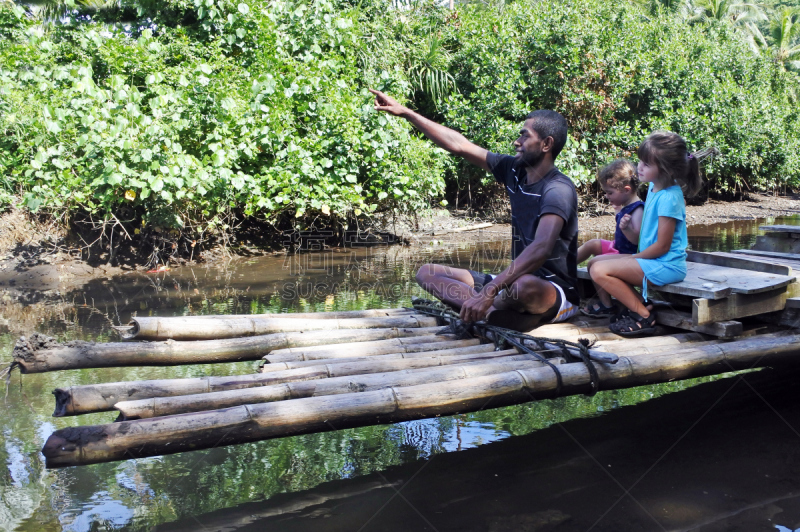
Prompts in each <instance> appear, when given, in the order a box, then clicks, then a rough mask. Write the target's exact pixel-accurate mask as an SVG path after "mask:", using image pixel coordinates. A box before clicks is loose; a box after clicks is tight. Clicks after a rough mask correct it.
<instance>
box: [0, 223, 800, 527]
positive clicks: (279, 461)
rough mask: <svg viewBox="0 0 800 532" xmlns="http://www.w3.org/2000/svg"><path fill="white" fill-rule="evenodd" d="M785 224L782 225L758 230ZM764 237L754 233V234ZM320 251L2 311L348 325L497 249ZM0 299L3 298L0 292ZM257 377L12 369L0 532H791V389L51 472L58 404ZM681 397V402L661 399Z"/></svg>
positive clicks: (723, 228) (710, 382) (640, 394)
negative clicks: (428, 267) (175, 384)
mask: <svg viewBox="0 0 800 532" xmlns="http://www.w3.org/2000/svg"><path fill="white" fill-rule="evenodd" d="M768 221H769V222H775V223H798V222H797V221H794V220H785V219H784V220H777V221H775V220H768ZM762 222H763V221H762ZM758 225H759V224H758V223H757V222H737V223H730V224H724V225H718V226H710V227H700V228H698V227H694V228H692V231H691V237H690V242H691V246H692V248H693V249H696V250H701V251H708V250H715V249H721V250H728V249H737V248H747V247H750V246H751V245H752V243H753V241H754V240H755V238H756V235H757V234H758V231H757V228H758ZM440 238H441V237H431V238H428V239H423V241H422V242H418V243H416V244H415V245H413V246H410V247H409V246H405V247H404V246H387V247H370V248H347V249H344V248H342V249H330V250H326V251H322V252H317V253H308V254H301V255H295V256H291V257H282V256H276V257H260V258H254V259H237V260H233V261H230V262H227V263H222V264H220V263H217V264H213V265H207V266H205V265H204V266H191V267H184V268H177V269H173V270H171V271H168V272H163V273H158V274H144V273H129V274H127V275H122V276H118V277H115V278H113V279H97V280H94V281H91V282H89V283H87V284H86V285H85V286H83V287H81V288H80V289H78V290H73V291H70V292H69V293H62V294H56V293H46V294H43V293H27V294H23V296H24V297H22V298H16V299H12V298H10V297H9V295H8V294H6V295H5V297H4V303H3V306H2V316H0V317H1V318H2V320H3V321H2V323H3V325H2V326H1V327H2V328H0V333H2V334H0V363H2V364H3V365H7V364H8V363H9V362H10V359H11V349H12V347H13V344H14V342H15V341H16V339H17V338H18V337H19V335H20V334H23V333H24V334H29V333H30V332H32V331H39V332H42V333H45V334H48V335H51V336H54V337H57V338H58V339H59V340H73V339H80V340H95V341H110V340H113V339H114V335H113V334H112V333H111V326H113V325H119V324H124V323H126V322H127V321H128V320H129V318H130V317H131V316H132V315H138V316H144V315H159V316H168V315H197V314H237V313H258V312H308V311H321V310H351V309H366V308H383V307H397V306H401V305H408V304H409V303H410V300H411V297H412V296H415V295H424V294H423V293H422V292H421V291H420V290H419V288H417V287H416V285H415V283H414V280H413V273H414V271H415V270H416V269H417V267H418V266H419V265H420V264H422V263H425V262H430V261H433V262H438V263H446V264H453V265H456V266H462V267H471V268H473V269H479V270H485V271H491V270H498V269H502V267H503V266H504V265H505V264H507V257H508V253H509V244H508V240H507V236H506V235H499V236H498V235H497V234H493V236H487V235H482V234H473V235H470V236H469V237H468V239H467V240H462V241H459V242H449V241H444V242H442V241H440V240H438V239H440ZM0 297H3V295H2V294H0ZM255 367H256V363H254V362H244V363H231V364H218V365H194V366H182V367H165V368H162V367H155V368H111V369H98V370H74V371H63V372H57V373H51V374H39V375H20V374H19V373H18V372H15V373H14V374H13V375H12V377H11V379H10V381H9V385H8V388H7V390H6V391H5V399H4V403H3V406H4V408H3V412H2V414H0V433H1V435H0V458H2V460H3V463H4V464H5V467H4V468H3V469H2V477H1V480H0V529H2V530H21V531H34V530H37V531H38V530H70V531H76V532H84V531H95V530H159V531H164V530H215V531H222V530H224V531H234V530H237V531H245V530H247V531H255V530H281V531H293V530H298V531H299V530H315V531H317V530H318V531H327V530H331V531H339V530H364V531H368V530H389V531H394V530H397V531H401V530H402V531H405V530H439V531H444V530H453V531H456V530H458V531H462V530H475V531H483V530H487V531H496V532H499V531H549V530H555V531H561V530H564V531H572V530H578V531H583V530H598V531H628V530H631V531H639V530H641V531H646V530H702V531H712V530H713V531H716V530H720V531H722V530H726V531H730V530H742V531H744V530H747V531H753V530H779V531H782V532H783V531H787V530H791V531H794V530H796V529H799V528H800V403H799V402H798V400H797V380H798V377H799V376H800V373H797V372H790V371H787V370H781V371H776V370H770V369H767V370H763V371H758V372H751V373H743V374H736V375H733V374H731V375H725V376H719V377H714V378H705V379H697V380H691V381H682V382H675V383H668V384H662V385H656V386H645V387H640V388H634V389H630V390H619V391H607V392H601V393H599V394H597V395H596V396H594V397H585V396H576V397H567V398H561V399H556V400H547V401H541V402H537V403H529V404H525V405H519V406H515V407H508V408H500V409H493V410H485V411H481V412H477V413H473V414H466V415H460V416H454V417H442V418H435V419H429V420H421V421H415V422H408V423H401V424H396V425H389V426H377V427H366V428H361V429H351V430H342V431H334V432H329V433H325V434H314V435H306V436H298V437H291V438H283V439H278V440H272V441H265V442H259V443H252V444H245V445H238V446H231V447H224V448H217V449H212V450H208V451H200V452H194V453H183V454H178V455H170V456H163V457H156V458H150V459H143V460H130V461H125V462H117V463H110V464H98V465H92V466H85V467H73V468H67V469H61V470H52V471H47V470H45V468H44V460H43V457H42V456H41V454H40V453H39V450H40V449H41V447H42V445H43V444H44V442H45V440H46V439H47V437H48V436H49V434H51V433H52V432H53V431H54V430H56V429H58V428H63V427H67V426H75V425H85V424H99V423H108V422H111V421H112V420H113V418H114V417H115V416H114V415H113V414H111V413H100V414H91V415H86V416H80V417H75V418H53V417H51V414H52V411H53V406H54V401H53V397H52V395H51V392H52V390H53V389H54V388H57V387H65V386H70V385H77V384H87V383H95V382H114V381H123V380H139V379H157V378H176V377H196V376H205V375H233V374H243V373H251V372H253V371H254V369H255ZM673 392H680V393H673Z"/></svg>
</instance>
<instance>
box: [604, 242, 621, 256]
mask: <svg viewBox="0 0 800 532" xmlns="http://www.w3.org/2000/svg"><path fill="white" fill-rule="evenodd" d="M600 253H601V254H602V255H619V251H617V248H615V247H614V241H613V240H601V241H600Z"/></svg>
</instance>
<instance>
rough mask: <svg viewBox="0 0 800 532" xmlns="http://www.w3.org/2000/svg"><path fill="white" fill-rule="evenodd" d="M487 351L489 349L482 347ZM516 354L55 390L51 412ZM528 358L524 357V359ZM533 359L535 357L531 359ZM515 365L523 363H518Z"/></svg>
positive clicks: (332, 364)
mask: <svg viewBox="0 0 800 532" xmlns="http://www.w3.org/2000/svg"><path fill="white" fill-rule="evenodd" d="M487 347H491V346H490V345H487ZM514 354H517V352H516V351H515V350H509V351H490V352H477V353H476V352H473V351H471V350H468V351H467V352H463V351H462V352H461V354H459V355H455V356H453V355H449V356H441V355H437V354H436V352H435V351H430V352H426V353H424V355H426V356H424V357H423V356H416V355H422V353H415V354H412V355H407V354H400V353H398V355H400V356H404V357H411V358H406V359H389V358H385V356H386V355H381V356H379V357H372V358H368V359H362V360H358V361H353V360H352V359H348V360H344V359H343V360H342V361H341V362H340V361H339V360H330V361H327V362H328V363H326V361H317V362H316V363H315V364H314V365H312V366H308V365H307V366H304V367H297V368H282V369H281V370H280V371H273V372H269V373H266V374H262V373H256V374H249V375H236V376H230V377H200V378H188V379H158V380H148V381H127V382H111V383H103V384H85V385H80V386H71V387H69V388H56V389H55V390H54V391H53V395H55V400H56V407H55V411H54V412H53V416H54V417H63V416H75V415H79V414H89V413H92V412H106V411H109V410H113V408H114V404H115V403H118V402H120V401H133V400H139V399H148V398H152V397H172V396H176V395H190V394H198V393H210V392H217V391H223V390H241V389H244V388H253V387H257V386H270V385H274V384H280V383H284V382H296V381H302V380H313V379H325V378H328V377H341V376H344V375H358V374H369V373H381V372H386V371H396V370H400V369H411V368H422V367H432V366H444V365H448V364H456V363H459V362H463V361H465V360H489V359H492V358H498V357H503V356H511V355H514ZM526 356H527V357H530V356H529V355H526ZM530 358H535V357H530ZM520 360H528V358H523V359H520Z"/></svg>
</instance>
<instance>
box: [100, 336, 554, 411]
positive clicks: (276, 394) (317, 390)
mask: <svg viewBox="0 0 800 532" xmlns="http://www.w3.org/2000/svg"><path fill="white" fill-rule="evenodd" d="M504 354H506V355H513V354H516V356H515V358H523V360H515V361H510V360H508V359H502V360H501V361H485V360H477V361H475V360H473V361H462V362H461V364H458V365H448V366H443V367H434V368H430V367H423V368H414V369H405V370H399V371H390V372H384V373H373V374H369V375H363V374H362V375H348V376H343V377H331V378H328V379H322V380H314V381H299V382H288V383H283V384H277V385H274V386H261V387H258V388H248V389H244V390H231V391H224V392H211V393H204V394H194V395H181V396H177V397H158V398H150V399H140V400H138V401H122V402H119V403H116V404H115V405H114V408H115V409H116V410H118V411H119V412H120V415H119V417H118V418H117V420H118V421H127V420H132V419H145V418H151V417H162V416H170V415H175V414H184V413H187V412H202V411H204V410H219V409H221V408H228V407H231V406H239V405H247V404H257V403H267V402H273V401H284V400H287V399H299V398H303V397H319V396H323V395H337V394H343V393H351V392H367V391H372V390H380V389H383V388H390V387H395V386H397V387H404V386H416V385H419V384H427V383H432V382H448V381H452V380H461V379H468V378H472V377H481V376H484V375H492V374H495V373H503V372H507V371H516V370H523V369H531V368H538V367H541V366H543V365H544V363H543V362H541V361H539V360H535V359H534V358H533V356H531V355H519V354H518V353H517V352H516V351H515V350H513V349H511V350H508V351H506V352H505V353H504ZM561 362H563V359H557V360H555V359H554V361H553V362H551V363H555V364H560V363H561Z"/></svg>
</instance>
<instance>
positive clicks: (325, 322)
mask: <svg viewBox="0 0 800 532" xmlns="http://www.w3.org/2000/svg"><path fill="white" fill-rule="evenodd" d="M436 325H437V321H436V318H432V317H429V316H425V315H421V314H410V315H407V316H390V317H388V318H352V319H346V320H339V319H284V318H264V317H257V318H227V319H224V320H208V319H205V318H196V317H194V316H184V317H177V318H159V317H152V318H150V317H144V318H132V319H131V326H132V329H131V331H130V332H129V333H127V334H126V333H123V331H119V332H120V335H122V337H123V338H124V339H126V340H132V339H133V340H217V339H221V338H238V337H240V336H261V335H265V334H274V333H280V332H302V331H332V330H339V329H392V328H396V327H405V328H408V327H435V326H436ZM118 330H119V329H118Z"/></svg>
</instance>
